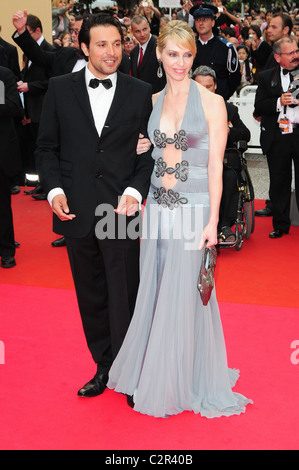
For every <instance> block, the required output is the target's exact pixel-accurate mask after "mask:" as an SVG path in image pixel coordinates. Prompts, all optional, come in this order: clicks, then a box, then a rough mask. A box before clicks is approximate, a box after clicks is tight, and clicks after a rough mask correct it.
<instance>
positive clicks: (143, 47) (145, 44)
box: [139, 34, 152, 54]
mask: <svg viewBox="0 0 299 470" xmlns="http://www.w3.org/2000/svg"><path fill="white" fill-rule="evenodd" d="M151 37H152V35H151V34H150V35H149V38H148V40H147V41H146V42H145V43H144V44H142V45H141V44H139V51H140V47H142V50H143V54H144V53H145V51H146V48H147V45H148V43H149V42H150V39H151Z"/></svg>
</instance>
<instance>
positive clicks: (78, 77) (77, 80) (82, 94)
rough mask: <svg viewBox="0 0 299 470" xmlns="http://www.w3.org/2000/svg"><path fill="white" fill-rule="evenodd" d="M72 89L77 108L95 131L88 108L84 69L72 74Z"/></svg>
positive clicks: (89, 107)
mask: <svg viewBox="0 0 299 470" xmlns="http://www.w3.org/2000/svg"><path fill="white" fill-rule="evenodd" d="M72 88H73V91H74V95H75V97H76V100H77V101H78V103H79V106H80V107H81V109H82V111H83V113H84V114H85V116H86V117H87V119H88V121H89V122H90V124H91V125H92V126H93V127H94V129H95V131H96V127H95V123H94V119H93V115H92V110H91V106H90V101H89V96H88V92H87V89H86V82H85V67H84V68H83V69H82V70H80V71H79V72H75V73H73V74H72Z"/></svg>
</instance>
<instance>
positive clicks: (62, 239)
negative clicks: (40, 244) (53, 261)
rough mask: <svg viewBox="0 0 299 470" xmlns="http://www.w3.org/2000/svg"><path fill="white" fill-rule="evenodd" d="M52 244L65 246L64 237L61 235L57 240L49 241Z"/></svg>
mask: <svg viewBox="0 0 299 470" xmlns="http://www.w3.org/2000/svg"><path fill="white" fill-rule="evenodd" d="M51 245H52V246H55V247H56V248H57V247H59V246H65V245H66V243H65V238H64V237H61V238H57V240H54V241H53V242H52V243H51Z"/></svg>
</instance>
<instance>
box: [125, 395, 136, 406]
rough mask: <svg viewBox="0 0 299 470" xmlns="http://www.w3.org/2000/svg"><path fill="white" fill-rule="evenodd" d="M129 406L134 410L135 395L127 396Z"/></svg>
mask: <svg viewBox="0 0 299 470" xmlns="http://www.w3.org/2000/svg"><path fill="white" fill-rule="evenodd" d="M127 404H128V405H129V406H130V407H131V408H134V405H135V403H134V400H133V395H127Z"/></svg>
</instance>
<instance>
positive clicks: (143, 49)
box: [130, 15, 166, 94]
mask: <svg viewBox="0 0 299 470" xmlns="http://www.w3.org/2000/svg"><path fill="white" fill-rule="evenodd" d="M131 27H132V33H133V35H134V37H135V38H136V39H137V41H138V42H139V44H138V45H137V46H136V47H134V49H133V50H132V51H131V54H130V60H131V75H132V77H136V78H139V79H140V80H142V81H144V82H147V83H150V84H151V85H152V93H153V94H155V93H158V92H159V91H161V90H162V89H163V88H164V87H165V85H166V77H165V74H164V72H163V69H162V65H161V71H162V74H161V76H160V77H159V76H158V75H157V71H158V67H159V62H158V59H157V56H156V47H157V39H156V38H155V37H154V36H152V35H151V30H150V25H149V23H148V21H147V19H146V18H145V17H144V16H141V15H136V16H134V17H133V18H132V21H131Z"/></svg>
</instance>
